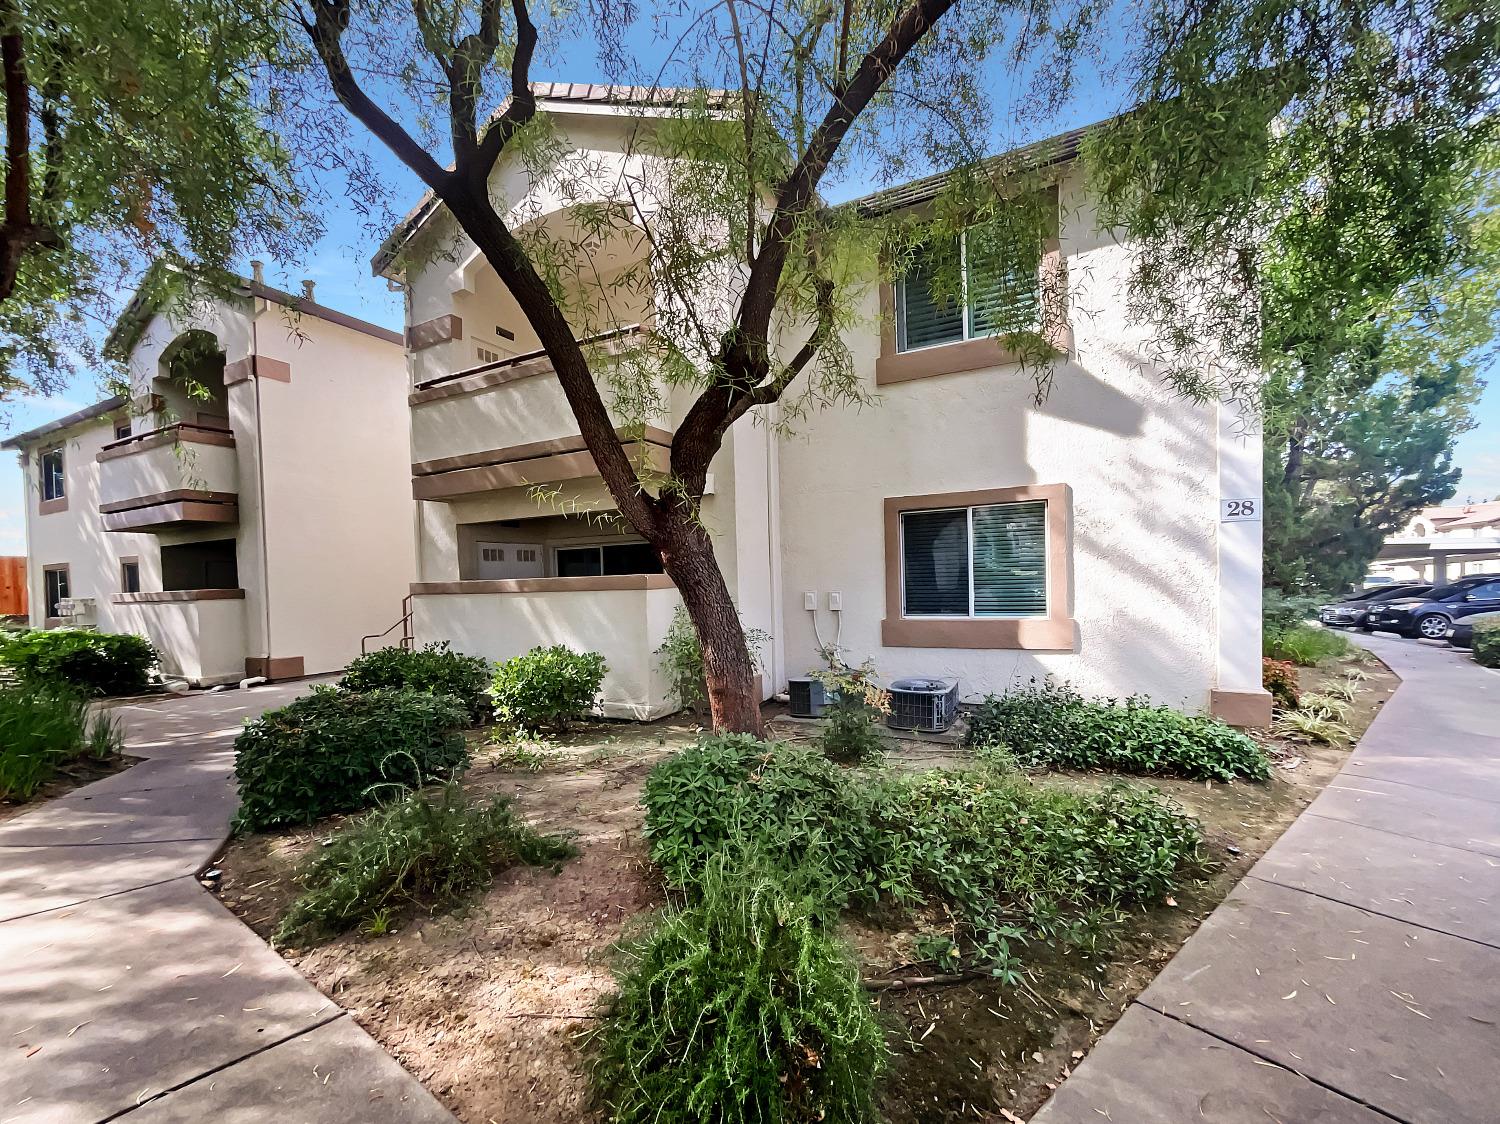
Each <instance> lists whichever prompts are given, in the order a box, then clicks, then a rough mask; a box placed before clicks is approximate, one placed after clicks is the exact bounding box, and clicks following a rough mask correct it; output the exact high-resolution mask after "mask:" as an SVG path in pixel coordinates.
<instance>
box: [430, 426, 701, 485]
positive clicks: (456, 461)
mask: <svg viewBox="0 0 1500 1124" xmlns="http://www.w3.org/2000/svg"><path fill="white" fill-rule="evenodd" d="M615 436H616V437H618V438H620V439H621V440H624V439H625V438H626V437H628V436H630V430H629V429H627V428H625V427H624V426H621V427H619V428H617V429H616V430H615ZM644 440H645V441H647V442H648V443H650V444H652V445H660V446H662V447H664V448H671V446H672V433H671V431H670V430H666V429H659V428H658V427H656V426H654V425H648V426H646V427H645V433H644ZM587 448H588V444H587V443H586V442H585V441H584V439H583V436H582V435H581V434H577V433H575V434H573V435H572V436H571V437H554V438H552V439H551V440H549V441H528V442H527V443H525V444H524V445H507V446H506V447H505V448H503V449H486V450H484V451H483V452H478V453H464V454H463V455H462V456H457V457H439V458H438V459H436V460H430V461H418V462H417V463H416V464H414V465H412V466H411V471H412V475H413V476H431V475H432V474H433V473H437V472H452V471H454V470H455V469H461V468H483V467H484V466H485V465H492V464H508V463H509V462H511V461H523V460H529V459H531V458H532V457H547V456H555V455H557V454H558V453H577V452H582V451H583V450H585V449H587Z"/></svg>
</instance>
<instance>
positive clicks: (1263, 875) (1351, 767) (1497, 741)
mask: <svg viewBox="0 0 1500 1124" xmlns="http://www.w3.org/2000/svg"><path fill="white" fill-rule="evenodd" d="M1361 643H1364V644H1366V646H1368V647H1369V648H1370V649H1371V650H1372V651H1373V652H1375V654H1376V655H1378V656H1379V657H1380V658H1381V659H1383V660H1384V661H1385V662H1386V663H1387V664H1389V665H1390V667H1391V668H1392V669H1393V670H1394V671H1395V672H1396V673H1397V674H1398V675H1400V676H1401V679H1402V685H1401V687H1400V688H1399V689H1398V690H1397V692H1396V694H1395V695H1394V696H1393V697H1392V698H1391V700H1390V701H1389V702H1388V703H1387V704H1386V705H1385V708H1384V709H1383V710H1382V711H1381V713H1380V715H1379V716H1378V717H1377V718H1376V720H1375V722H1374V723H1373V724H1372V725H1371V727H1370V729H1369V731H1368V732H1367V733H1366V734H1365V736H1364V738H1363V739H1361V741H1360V744H1359V747H1358V748H1357V749H1356V750H1355V752H1354V754H1353V755H1352V756H1351V757H1350V759H1349V762H1348V764H1347V765H1346V766H1345V767H1344V769H1343V770H1342V771H1341V772H1340V773H1339V775H1338V776H1337V777H1335V778H1334V779H1333V781H1332V782H1331V783H1330V784H1329V786H1328V788H1327V789H1325V790H1324V791H1323V793H1322V794H1320V795H1319V796H1318V798H1317V799H1316V800H1315V801H1314V802H1313V803H1312V804H1311V805H1310V806H1309V807H1308V809H1307V811H1306V812H1304V813H1303V814H1302V816H1301V817H1300V818H1299V819H1298V820H1297V821H1296V823H1294V824H1293V825H1292V827H1291V828H1290V829H1289V830H1288V831H1287V833H1286V834H1285V835H1283V836H1282V837H1281V839H1280V840H1278V841H1277V842H1276V844H1275V846H1273V847H1272V848H1271V850H1270V851H1269V852H1268V853H1267V854H1266V855H1265V857H1264V858H1262V859H1261V860H1260V862H1258V863H1256V864H1255V866H1254V867H1253V868H1252V869H1251V870H1250V872H1249V874H1248V875H1247V876H1246V877H1245V878H1244V880H1243V881H1242V882H1241V883H1240V884H1239V885H1238V886H1237V887H1236V888H1235V889H1234V891H1233V892H1232V893H1231V894H1230V895H1229V897H1227V898H1226V899H1225V900H1224V902H1223V903H1222V904H1221V905H1220V906H1219V908H1218V909H1216V910H1215V911H1214V912H1213V913H1212V914H1211V915H1210V916H1209V918H1208V919H1207V921H1205V922H1204V924H1203V927H1202V928H1201V929H1199V930H1198V932H1197V933H1195V934H1194V935H1193V937H1192V938H1191V939H1190V940H1189V941H1188V942H1187V944H1185V945H1184V946H1183V948H1182V950H1181V951H1180V952H1178V954H1177V956H1176V957H1175V958H1174V959H1173V960H1172V962H1171V963H1170V964H1168V965H1167V967H1166V968H1165V970H1163V972H1162V974H1161V975H1160V976H1158V977H1157V979H1156V980H1155V982H1153V983H1152V984H1151V986H1150V987H1148V988H1147V989H1146V990H1145V991H1144V992H1143V993H1142V994H1141V995H1140V997H1139V998H1138V999H1137V1000H1136V1001H1135V1002H1134V1003H1133V1004H1132V1005H1131V1006H1130V1007H1129V1008H1128V1009H1127V1010H1126V1012H1125V1015H1124V1017H1123V1018H1122V1019H1121V1020H1120V1022H1119V1023H1118V1024H1116V1025H1115V1026H1114V1027H1113V1028H1112V1029H1111V1030H1110V1031H1109V1032H1108V1033H1107V1034H1105V1036H1104V1037H1103V1038H1102V1039H1101V1040H1100V1042H1099V1044H1098V1045H1097V1046H1096V1047H1095V1048H1094V1050H1093V1051H1092V1052H1091V1053H1090V1054H1089V1056H1088V1057H1087V1058H1086V1059H1084V1061H1083V1062H1082V1063H1081V1064H1080V1065H1079V1067H1078V1069H1077V1070H1076V1071H1075V1072H1074V1073H1073V1075H1072V1076H1071V1077H1070V1078H1068V1080H1067V1081H1065V1082H1064V1083H1063V1084H1062V1086H1061V1087H1060V1088H1059V1089H1058V1091H1057V1092H1056V1093H1055V1094H1054V1095H1053V1097H1052V1099H1051V1100H1050V1101H1049V1102H1048V1103H1047V1104H1046V1105H1045V1106H1043V1108H1042V1110H1041V1111H1040V1112H1039V1113H1037V1115H1036V1116H1034V1117H1033V1118H1032V1119H1033V1121H1034V1122H1035V1124H1099V1122H1100V1121H1103V1120H1107V1121H1110V1122H1112V1124H1136V1122H1142V1124H1145V1122H1168V1124H1172V1122H1177V1121H1183V1122H1192V1124H1250V1122H1254V1124H1266V1122H1267V1121H1284V1122H1286V1124H1293V1122H1299V1124H1300V1122H1304V1121H1318V1122H1320V1124H1321V1122H1327V1124H1335V1122H1336V1124H1377V1122H1386V1121H1391V1120H1398V1121H1409V1122H1411V1124H1493V1122H1494V1121H1496V1120H1500V672H1493V671H1487V670H1485V669H1484V668H1481V667H1479V666H1477V665H1476V664H1474V663H1473V662H1472V661H1471V660H1469V659H1468V657H1467V655H1460V654H1459V653H1456V652H1454V651H1452V650H1450V649H1444V648H1439V647H1433V646H1428V645H1424V644H1418V643H1417V642H1415V641H1404V642H1403V641H1397V640H1391V639H1386V638H1384V637H1376V638H1373V639H1370V640H1368V641H1365V640H1361Z"/></svg>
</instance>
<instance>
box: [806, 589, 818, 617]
mask: <svg viewBox="0 0 1500 1124" xmlns="http://www.w3.org/2000/svg"><path fill="white" fill-rule="evenodd" d="M802 607H803V608H804V609H811V610H813V611H814V612H816V611H817V608H818V592H817V590H815V589H809V590H808V591H807V592H806V593H804V594H803V595H802Z"/></svg>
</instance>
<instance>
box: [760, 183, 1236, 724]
mask: <svg viewBox="0 0 1500 1124" xmlns="http://www.w3.org/2000/svg"><path fill="white" fill-rule="evenodd" d="M1061 210H1062V213H1063V215H1064V216H1065V220H1064V225H1063V229H1062V232H1061V241H1062V251H1063V254H1064V255H1065V257H1066V260H1067V267H1068V276H1069V283H1070V289H1069V297H1070V319H1071V323H1072V328H1073V334H1074V348H1073V351H1072V353H1071V354H1070V355H1069V356H1068V357H1067V358H1066V359H1065V360H1062V361H1059V362H1058V363H1057V364H1056V365H1055V367H1054V369H1053V371H1052V372H1051V379H1052V382H1051V389H1050V391H1049V393H1048V394H1047V396H1046V398H1045V400H1044V401H1043V402H1042V404H1041V405H1037V404H1035V402H1034V396H1035V392H1036V385H1035V380H1034V378H1033V375H1032V374H1031V373H1028V372H1027V371H1024V370H1022V369H1020V368H1019V367H1017V366H1002V367H996V368H992V369H989V370H981V371H971V372H965V373H956V374H948V375H940V376H935V377H931V378H924V379H917V380H913V381H910V382H902V383H896V384H891V385H887V386H884V387H880V388H876V387H875V386H874V385H873V383H874V368H875V360H876V357H877V355H878V353H879V340H878V338H877V334H876V332H875V331H873V330H870V331H867V332H864V333H861V334H859V335H858V336H857V337H856V338H854V339H852V340H850V344H851V348H852V351H853V354H854V362H855V367H856V370H857V372H858V373H859V375H860V376H861V378H863V379H864V380H866V381H867V382H869V383H870V384H871V385H870V389H871V391H872V392H873V391H876V390H877V389H878V391H879V398H880V401H879V403H878V405H877V406H876V407H875V408H873V409H864V410H859V411H855V410H853V409H847V408H835V409H831V410H826V411H824V412H822V413H819V414H817V415H815V416H814V417H813V418H812V419H811V420H809V421H808V422H807V423H805V424H804V425H803V426H802V427H801V432H800V433H799V434H798V435H796V436H793V437H791V438H789V439H788V440H786V441H785V442H784V443H783V444H782V446H781V448H780V450H779V453H780V480H781V518H782V522H781V528H780V532H781V544H782V546H781V558H782V560H783V569H782V573H781V584H782V591H783V592H782V611H783V617H784V620H785V624H784V633H785V635H784V643H785V652H786V670H787V673H788V674H790V675H798V674H803V673H805V672H806V671H807V670H810V669H812V668H815V667H817V666H819V661H818V657H817V643H816V639H815V635H814V630H813V623H812V620H811V614H810V613H808V612H807V611H806V610H805V609H804V608H803V603H804V602H803V598H804V594H805V593H807V592H814V593H816V595H817V603H818V606H819V610H818V625H819V628H820V629H821V635H822V638H823V640H824V641H825V642H827V641H830V640H832V638H833V637H834V635H835V632H836V629H837V623H838V622H837V617H836V615H835V614H834V613H832V612H830V611H828V609H827V604H828V600H827V598H828V594H829V593H830V592H837V593H840V594H841V595H842V599H843V606H844V608H843V611H842V614H841V615H842V631H841V644H842V646H843V647H844V648H845V649H846V650H847V658H849V659H850V660H852V661H853V662H855V663H858V662H860V661H861V660H862V659H864V658H866V657H870V658H873V659H874V661H875V664H876V666H877V667H878V669H879V670H880V672H881V673H882V674H883V675H884V676H886V677H888V678H896V677H900V676H909V675H931V676H954V677H957V678H958V679H959V680H960V682H961V684H962V691H963V695H964V696H965V697H967V698H974V697H977V696H980V695H983V694H985V693H987V692H991V691H1003V690H1005V689H1006V688H1008V687H1012V686H1018V685H1022V684H1025V683H1026V682H1028V681H1029V680H1031V679H1032V678H1035V677H1042V676H1047V675H1051V676H1055V677H1057V678H1058V679H1064V680H1068V681H1069V682H1072V683H1073V684H1075V685H1076V686H1078V687H1079V688H1080V689H1081V690H1083V691H1085V692H1087V693H1090V694H1100V695H1129V694H1146V695H1149V696H1151V697H1152V698H1154V699H1157V700H1158V701H1161V702H1164V703H1170V704H1172V705H1174V706H1180V707H1186V708H1188V709H1192V710H1199V709H1203V708H1205V707H1206V706H1207V705H1208V701H1209V692H1210V690H1211V689H1212V688H1213V687H1214V686H1215V685H1216V681H1217V664H1218V659H1219V643H1218V636H1217V634H1216V633H1217V628H1216V624H1217V620H1218V612H1219V593H1218V567H1217V561H1216V535H1217V529H1218V500H1219V460H1218V446H1219V432H1218V418H1217V414H1216V411H1215V409H1214V407H1213V406H1211V405H1210V406H1207V407H1205V406H1198V405H1195V404H1193V403H1191V402H1188V401H1185V400H1183V399H1182V398H1180V397H1178V396H1176V395H1174V394H1173V393H1171V391H1170V390H1169V389H1168V388H1167V387H1166V386H1165V385H1164V384H1163V382H1162V380H1161V378H1160V373H1159V371H1158V370H1157V369H1156V367H1155V365H1154V364H1153V362H1152V361H1151V357H1150V355H1149V353H1148V351H1147V349H1146V347H1145V346H1144V344H1145V342H1146V339H1145V335H1144V333H1143V332H1142V330H1141V329H1139V328H1138V327H1136V326H1134V325H1132V324H1131V323H1129V322H1128V320H1127V318H1126V315H1125V309H1124V302H1123V301H1121V300H1120V299H1119V294H1120V291H1121V285H1122V279H1123V272H1124V269H1125V266H1126V256H1125V251H1124V250H1123V249H1121V248H1120V247H1119V246H1117V245H1114V244H1113V243H1112V242H1110V241H1109V240H1108V239H1107V238H1106V237H1103V236H1100V235H1098V234H1096V233H1094V231H1093V229H1092V228H1093V223H1092V213H1091V211H1090V209H1089V208H1088V207H1087V206H1086V204H1085V203H1084V201H1083V200H1081V199H1080V198H1079V197H1078V195H1077V192H1076V190H1074V189H1073V187H1072V185H1071V184H1069V183H1065V184H1064V186H1063V190H1062V207H1061ZM866 300H867V307H866V310H865V311H866V313H867V314H868V316H869V318H870V319H871V320H872V321H873V320H875V319H876V318H877V317H878V313H877V310H876V300H877V298H876V293H875V292H874V291H873V289H872V291H871V292H869V293H868V295H867V298H866ZM1257 479H1258V477H1257ZM1025 484H1067V485H1070V486H1071V488H1072V493H1073V527H1072V541H1071V543H1070V546H1069V555H1070V557H1071V564H1072V572H1073V604H1072V606H1071V615H1072V617H1073V619H1074V620H1075V622H1076V624H1077V647H1076V650H1075V651H1072V652H1043V651H1023V650H1014V649H995V650H984V649H944V648H888V647H885V646H884V645H883V644H882V641H881V621H882V619H883V618H884V616H885V540H884V536H885V529H884V517H883V503H884V500H885V499H886V498H888V497H898V496H912V495H927V494H933V493H945V492H957V491H966V490H981V489H992V488H1006V487H1014V486H1019V485H1025ZM1256 566H1257V568H1258V554H1257V555H1256ZM1258 596H1259V587H1258V584H1257V586H1256V598H1257V600H1258ZM1250 613H1251V615H1253V617H1254V619H1255V621H1256V623H1257V626H1258V619H1259V617H1258V613H1255V611H1254V609H1253V608H1252V609H1251V610H1250ZM1258 647H1259V645H1258V641H1257V643H1256V650H1255V659H1256V660H1257V663H1258V659H1259V651H1258Z"/></svg>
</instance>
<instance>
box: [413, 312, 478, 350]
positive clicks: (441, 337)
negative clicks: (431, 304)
mask: <svg viewBox="0 0 1500 1124" xmlns="http://www.w3.org/2000/svg"><path fill="white" fill-rule="evenodd" d="M463 338H464V321H463V317H461V316H455V315H454V314H453V313H451V312H447V313H444V314H443V315H442V316H434V317H433V318H432V319H431V320H423V321H422V322H421V323H420V324H413V325H412V326H411V327H409V328H407V329H406V347H407V350H409V351H425V350H426V349H427V348H429V347H436V346H437V345H438V344H440V343H447V342H448V341H449V340H461V339H463Z"/></svg>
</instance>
